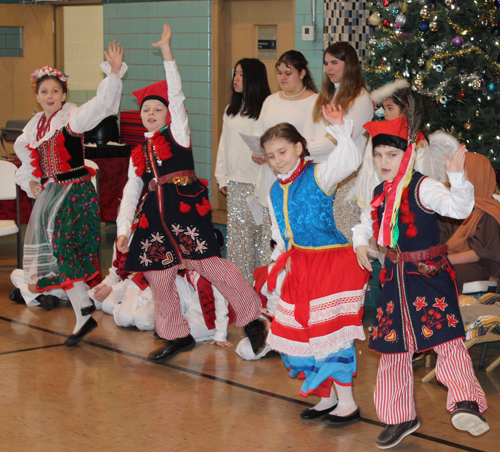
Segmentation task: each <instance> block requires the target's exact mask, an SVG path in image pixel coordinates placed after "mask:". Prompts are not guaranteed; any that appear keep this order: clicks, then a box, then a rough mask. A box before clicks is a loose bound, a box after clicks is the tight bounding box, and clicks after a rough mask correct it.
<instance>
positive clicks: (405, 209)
mask: <svg viewBox="0 0 500 452" xmlns="http://www.w3.org/2000/svg"><path fill="white" fill-rule="evenodd" d="M399 210H400V211H401V213H402V214H407V213H408V212H409V211H410V203H409V202H408V201H404V202H402V203H401V207H400V209H399Z"/></svg>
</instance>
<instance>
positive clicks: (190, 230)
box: [185, 226, 200, 240]
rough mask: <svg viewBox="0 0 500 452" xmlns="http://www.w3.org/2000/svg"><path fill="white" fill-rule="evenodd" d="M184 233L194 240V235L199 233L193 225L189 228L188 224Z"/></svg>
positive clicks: (196, 235)
mask: <svg viewBox="0 0 500 452" xmlns="http://www.w3.org/2000/svg"><path fill="white" fill-rule="evenodd" d="M185 234H186V235H188V236H189V237H191V238H192V239H193V240H195V239H196V237H198V236H199V235H200V234H198V233H197V232H196V228H195V227H194V228H193V229H191V228H190V227H189V226H188V227H187V230H186V232H185Z"/></svg>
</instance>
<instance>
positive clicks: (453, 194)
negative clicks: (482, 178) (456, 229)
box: [418, 173, 475, 220]
mask: <svg viewBox="0 0 500 452" xmlns="http://www.w3.org/2000/svg"><path fill="white" fill-rule="evenodd" d="M447 174H448V179H449V180H450V184H451V190H448V189H447V188H446V187H445V186H444V185H443V184H442V183H441V182H438V181H436V180H434V179H431V178H429V177H426V178H425V179H424V180H423V181H422V183H421V184H420V190H419V194H418V195H419V198H420V202H421V203H422V205H423V206H424V207H426V208H427V209H429V210H433V211H434V212H437V213H438V214H440V215H442V216H444V217H449V218H455V219H457V220H462V219H465V218H467V217H468V216H469V215H470V214H471V212H472V209H474V203H475V201H474V186H473V185H472V184H471V183H470V182H469V181H468V180H467V179H466V178H465V174H464V173H447Z"/></svg>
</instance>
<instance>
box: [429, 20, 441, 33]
mask: <svg viewBox="0 0 500 452" xmlns="http://www.w3.org/2000/svg"><path fill="white" fill-rule="evenodd" d="M429 28H430V30H431V31H434V32H435V31H438V30H439V24H438V23H437V22H436V21H435V20H433V21H431V22H430V23H429Z"/></svg>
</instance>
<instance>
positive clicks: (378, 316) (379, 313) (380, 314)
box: [377, 308, 384, 320]
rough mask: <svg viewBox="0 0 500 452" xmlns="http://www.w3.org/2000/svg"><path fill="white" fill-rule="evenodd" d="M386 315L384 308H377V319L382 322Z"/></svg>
mask: <svg viewBox="0 0 500 452" xmlns="http://www.w3.org/2000/svg"><path fill="white" fill-rule="evenodd" d="M383 315H384V311H383V309H382V308H377V319H378V320H380V319H381V318H382V316H383Z"/></svg>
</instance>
